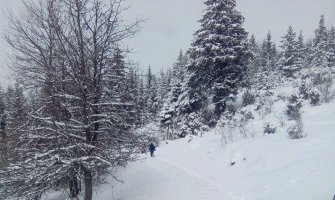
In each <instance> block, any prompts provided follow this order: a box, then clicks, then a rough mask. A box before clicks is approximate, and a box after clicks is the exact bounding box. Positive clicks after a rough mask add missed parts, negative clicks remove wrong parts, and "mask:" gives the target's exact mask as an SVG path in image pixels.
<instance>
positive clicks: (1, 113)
mask: <svg viewBox="0 0 335 200" xmlns="http://www.w3.org/2000/svg"><path fill="white" fill-rule="evenodd" d="M5 109H6V105H5V101H4V93H3V91H2V88H0V140H1V139H3V138H5V137H6V131H7V130H6V125H7V120H6V118H7V117H6V111H5Z"/></svg>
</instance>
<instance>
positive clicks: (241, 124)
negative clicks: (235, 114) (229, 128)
mask: <svg viewBox="0 0 335 200" xmlns="http://www.w3.org/2000/svg"><path fill="white" fill-rule="evenodd" d="M252 119H254V115H253V114H252V112H251V111H250V110H247V109H242V110H241V112H240V114H239V120H238V121H237V124H238V129H239V132H240V134H241V136H242V137H244V138H246V137H248V133H249V126H248V125H249V122H250V120H252Z"/></svg>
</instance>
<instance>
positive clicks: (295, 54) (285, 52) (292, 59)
mask: <svg viewBox="0 0 335 200" xmlns="http://www.w3.org/2000/svg"><path fill="white" fill-rule="evenodd" d="M280 47H281V49H282V56H281V59H280V66H281V70H282V71H283V74H284V76H286V77H287V78H295V77H296V75H297V72H298V71H300V69H301V64H302V63H301V62H302V61H301V60H300V59H299V49H298V42H297V40H296V33H295V32H294V30H293V28H292V26H290V27H289V28H288V30H287V33H286V35H285V36H283V37H282V41H281V45H280Z"/></svg>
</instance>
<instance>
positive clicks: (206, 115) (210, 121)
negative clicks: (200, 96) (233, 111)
mask: <svg viewBox="0 0 335 200" xmlns="http://www.w3.org/2000/svg"><path fill="white" fill-rule="evenodd" d="M200 115H201V121H202V122H203V123H204V124H205V125H207V126H209V127H210V128H213V127H215V125H216V123H217V117H214V116H215V114H214V110H212V109H210V108H208V107H206V108H204V109H203V110H202V111H201V113H200Z"/></svg>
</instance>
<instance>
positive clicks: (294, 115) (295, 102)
mask: <svg viewBox="0 0 335 200" xmlns="http://www.w3.org/2000/svg"><path fill="white" fill-rule="evenodd" d="M301 107H302V103H301V101H300V99H299V98H298V96H297V95H291V96H290V98H289V104H288V105H287V108H286V114H287V116H288V117H289V118H290V119H292V120H298V119H300V118H301V114H300V108H301Z"/></svg>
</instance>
